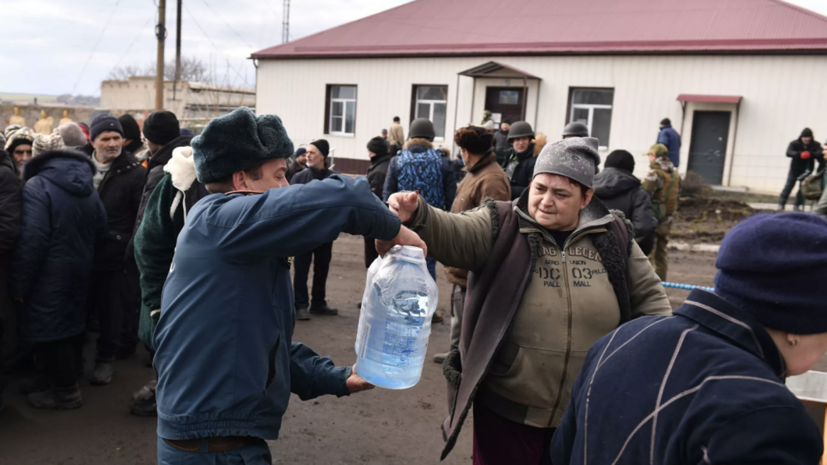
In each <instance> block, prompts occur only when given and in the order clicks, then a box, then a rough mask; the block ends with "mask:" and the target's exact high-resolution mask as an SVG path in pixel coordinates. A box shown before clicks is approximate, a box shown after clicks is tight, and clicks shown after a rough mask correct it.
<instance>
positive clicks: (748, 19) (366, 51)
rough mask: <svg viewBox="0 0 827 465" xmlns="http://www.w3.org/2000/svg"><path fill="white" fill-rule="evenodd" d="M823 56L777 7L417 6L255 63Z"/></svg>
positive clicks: (461, 0) (620, 2)
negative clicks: (651, 55) (438, 58)
mask: <svg viewBox="0 0 827 465" xmlns="http://www.w3.org/2000/svg"><path fill="white" fill-rule="evenodd" d="M805 50H806V51H821V52H827V17H824V16H821V15H818V14H816V13H813V12H811V11H809V10H806V9H803V8H800V7H797V6H793V5H790V4H788V3H784V2H783V1H781V0H507V1H504V0H417V1H414V2H411V3H407V4H405V5H402V6H399V7H397V8H393V9H390V10H387V11H384V12H382V13H379V14H376V15H373V16H369V17H367V18H363V19H360V20H357V21H353V22H351V23H347V24H344V25H342V26H339V27H335V28H333V29H328V30H326V31H323V32H320V33H318V34H315V35H311V36H308V37H305V38H303V39H299V40H296V41H293V42H288V43H287V44H283V45H279V46H275V47H270V48H267V49H264V50H260V51H258V52H256V53H253V55H252V58H260V59H268V58H274V59H278V58H330V57H334V58H343V57H396V56H479V55H489V56H490V55H501V54H538V55H548V54H589V53H599V54H608V53H687V52H688V53H726V52H764V51H769V52H788V53H789V52H794V53H795V52H798V53H800V52H801V51H805Z"/></svg>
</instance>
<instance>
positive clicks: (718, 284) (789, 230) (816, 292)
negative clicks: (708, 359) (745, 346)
mask: <svg viewBox="0 0 827 465" xmlns="http://www.w3.org/2000/svg"><path fill="white" fill-rule="evenodd" d="M715 266H716V267H717V268H718V270H719V271H718V275H717V276H715V293H716V294H719V295H720V296H721V297H723V298H724V299H726V300H728V301H729V302H730V303H732V304H735V305H736V306H738V307H740V308H741V309H742V310H745V311H747V312H749V313H750V314H752V315H753V316H754V317H755V318H756V319H757V320H758V322H760V323H761V324H762V325H764V326H766V327H768V328H772V329H776V330H778V331H784V332H788V333H792V334H802V335H803V334H818V333H827V285H825V283H824V279H825V277H827V221H825V220H824V219H822V218H821V217H818V216H816V215H809V214H805V213H786V214H780V215H774V214H759V215H755V216H753V217H751V218H748V219H746V220H744V221H742V222H741V223H739V224H738V225H737V226H735V227H734V228H732V230H731V231H730V232H729V233H728V234H727V235H726V237H725V238H724V241H723V243H722V244H721V249H720V251H719V252H718V260H717V262H716V263H715Z"/></svg>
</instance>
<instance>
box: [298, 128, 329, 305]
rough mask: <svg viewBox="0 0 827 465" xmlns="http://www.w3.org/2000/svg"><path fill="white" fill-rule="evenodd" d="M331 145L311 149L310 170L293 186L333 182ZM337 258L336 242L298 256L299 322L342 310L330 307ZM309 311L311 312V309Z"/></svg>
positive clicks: (321, 143)
mask: <svg viewBox="0 0 827 465" xmlns="http://www.w3.org/2000/svg"><path fill="white" fill-rule="evenodd" d="M329 153H330V145H329V144H328V143H327V141H326V140H324V139H319V140H317V141H314V142H312V143H311V144H310V145H308V146H307V169H305V170H303V171H301V172H299V173H298V174H296V175H295V176H293V182H292V184H307V183H309V182H311V181H314V180H319V181H321V180H324V179H327V178H329V177H330V176H331V175H332V174H334V171H332V170H329V169H328V168H327V167H326V165H327V155H328V154H329ZM332 258H333V242H328V243H325V244H321V245H319V246H318V247H316V248H315V249H314V250H312V251H310V252H306V253H303V254H301V255H297V256H296V259H295V261H294V262H295V266H296V268H295V271H294V274H293V294H294V296H295V303H294V305H295V307H296V319H297V320H309V319H310V314H311V313H312V314H314V315H325V316H333V315H338V314H339V310H337V309H335V308H331V307H330V306H329V305H327V300H326V299H327V274H328V273H329V272H330V260H331V259H332ZM311 263H312V264H313V296H312V299H311V298H310V295H309V293H308V290H307V277H308V276H309V275H310V264H311ZM308 307H309V309H308Z"/></svg>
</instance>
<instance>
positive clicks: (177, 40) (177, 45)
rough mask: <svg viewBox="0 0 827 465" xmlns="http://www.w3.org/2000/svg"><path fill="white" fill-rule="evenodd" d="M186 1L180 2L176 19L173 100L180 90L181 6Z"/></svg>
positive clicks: (180, 0)
mask: <svg viewBox="0 0 827 465" xmlns="http://www.w3.org/2000/svg"><path fill="white" fill-rule="evenodd" d="M183 2H184V0H178V16H176V17H175V21H176V24H175V86H173V88H172V100H175V91H176V90H177V88H178V81H180V80H181V4H182V3H183Z"/></svg>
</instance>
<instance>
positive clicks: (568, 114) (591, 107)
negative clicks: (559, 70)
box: [566, 86, 615, 150]
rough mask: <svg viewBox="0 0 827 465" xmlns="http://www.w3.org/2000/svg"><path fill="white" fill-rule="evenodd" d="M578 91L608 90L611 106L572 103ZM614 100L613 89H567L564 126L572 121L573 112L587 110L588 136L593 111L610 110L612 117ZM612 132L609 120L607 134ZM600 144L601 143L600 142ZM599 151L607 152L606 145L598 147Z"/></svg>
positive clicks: (590, 132)
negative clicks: (567, 101) (567, 100)
mask: <svg viewBox="0 0 827 465" xmlns="http://www.w3.org/2000/svg"><path fill="white" fill-rule="evenodd" d="M578 90H608V91H611V92H612V104H611V105H601V104H594V103H574V92H575V91H578ZM614 100H615V89H614V87H580V86H578V87H569V103H568V108H567V111H566V124H569V123H572V122H573V121H574V112H575V110H578V109H580V110H588V111H589V118H588V121H587V122H586V127H588V128H589V134H590V135H591V134H592V123H593V122H594V110H595V109H597V110H610V111H611V112H612V116H614ZM611 130H612V121H611V118H610V119H609V133H611ZM600 143H601V144H602V143H603V141H600ZM598 149H600V150H608V149H609V146H608V145H600V146H599V147H598Z"/></svg>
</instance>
